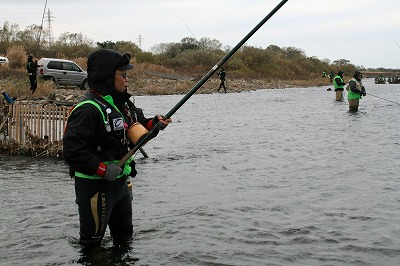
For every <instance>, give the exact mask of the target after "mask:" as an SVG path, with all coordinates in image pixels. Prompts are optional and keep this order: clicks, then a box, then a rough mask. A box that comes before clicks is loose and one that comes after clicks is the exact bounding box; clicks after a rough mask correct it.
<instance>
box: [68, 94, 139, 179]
mask: <svg viewBox="0 0 400 266" xmlns="http://www.w3.org/2000/svg"><path fill="white" fill-rule="evenodd" d="M84 104H92V105H94V106H95V107H96V108H97V109H98V110H99V112H100V114H101V116H102V120H103V123H104V129H105V132H106V133H105V136H104V137H105V141H103V142H102V143H96V145H97V150H96V151H95V153H96V154H97V156H98V157H99V158H100V161H101V162H102V163H104V164H109V163H118V162H119V160H120V159H121V158H122V157H123V156H124V155H125V154H126V153H127V152H128V145H129V143H130V141H129V139H128V138H127V137H126V127H127V124H126V123H125V118H124V116H123V115H122V113H121V112H120V110H118V108H117V107H116V106H115V104H114V101H113V98H112V97H111V96H110V95H107V96H104V97H100V96H97V95H96V94H94V93H87V94H86V95H85V97H84V98H83V101H81V102H80V103H78V104H77V105H76V106H75V107H74V108H73V109H72V110H71V111H70V114H69V117H71V114H72V113H73V112H74V111H75V110H77V109H78V108H79V107H80V106H82V105H84ZM131 162H132V159H131V158H130V159H128V160H127V161H126V162H125V163H124V166H123V169H122V172H121V174H119V175H118V176H117V178H120V177H122V176H124V175H129V174H130V173H131V170H132V168H131V167H130V163H131ZM72 174H73V175H74V176H76V177H81V178H88V179H101V178H102V177H101V176H99V175H97V174H95V175H93V176H89V175H86V174H83V173H80V172H77V171H75V172H74V173H72Z"/></svg>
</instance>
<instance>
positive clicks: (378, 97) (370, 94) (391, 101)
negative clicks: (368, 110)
mask: <svg viewBox="0 0 400 266" xmlns="http://www.w3.org/2000/svg"><path fill="white" fill-rule="evenodd" d="M368 95H369V96H374V97H376V98H379V99H381V100H385V101H388V102H391V103H395V104H398V105H400V103H397V102H393V101H391V100H388V99H385V98H382V97H379V96H377V95H373V94H371V93H369V92H368Z"/></svg>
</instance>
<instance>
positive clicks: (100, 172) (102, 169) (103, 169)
mask: <svg viewBox="0 0 400 266" xmlns="http://www.w3.org/2000/svg"><path fill="white" fill-rule="evenodd" d="M106 170H107V165H105V164H104V163H102V162H100V164H99V167H97V170H96V174H97V175H99V176H104V174H105V173H106Z"/></svg>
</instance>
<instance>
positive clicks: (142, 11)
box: [0, 0, 400, 69]
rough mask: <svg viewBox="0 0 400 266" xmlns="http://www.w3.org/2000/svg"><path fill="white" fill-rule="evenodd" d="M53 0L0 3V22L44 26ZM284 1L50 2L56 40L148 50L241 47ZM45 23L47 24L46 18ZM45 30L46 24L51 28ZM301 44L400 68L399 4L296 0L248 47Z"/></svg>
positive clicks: (313, 51) (311, 50)
mask: <svg viewBox="0 0 400 266" xmlns="http://www.w3.org/2000/svg"><path fill="white" fill-rule="evenodd" d="M45 3H46V0H40V1H39V0H0V25H1V26H2V25H3V24H4V22H5V21H9V22H10V23H16V24H18V25H19V26H20V30H23V29H25V27H26V26H28V25H31V24H37V25H40V24H41V21H42V14H43V10H44V7H45ZM278 3H280V0H213V1H211V0H201V1H200V0H197V1H194V0H170V1H169V0H114V1H104V0H83V1H82V0H79V1H78V0H69V1H62V0H47V8H46V12H47V9H50V12H51V14H52V29H53V35H54V37H56V38H57V37H58V36H59V35H60V33H63V32H65V31H68V32H72V33H82V34H83V35H84V36H85V37H87V38H89V39H90V40H93V41H95V42H97V41H100V42H102V41H107V40H110V41H132V42H135V43H137V44H139V35H140V36H141V37H142V41H141V48H142V49H144V50H146V51H148V50H150V48H151V47H152V46H154V45H156V44H159V43H169V42H180V40H181V39H183V38H185V37H195V38H197V39H200V38H201V37H209V38H211V39H217V40H219V41H220V42H221V43H222V44H223V45H224V46H226V45H228V46H231V47H233V46H235V45H236V44H237V43H238V42H239V41H240V40H241V39H242V38H243V37H244V36H245V35H246V34H247V33H248V32H250V31H251V30H252V29H253V28H254V27H255V26H256V25H257V24H258V23H259V22H260V21H261V20H262V19H263V18H264V17H265V16H266V15H267V14H268V13H269V12H270V11H271V10H272V9H273V8H274V7H275V6H276V5H278ZM45 22H46V20H45ZM44 26H47V24H46V23H45V24H44ZM247 44H248V45H251V46H255V47H260V48H266V47H267V46H268V45H271V44H274V45H278V46H279V47H289V46H291V47H296V48H299V49H302V50H303V51H304V52H305V53H306V55H307V56H316V57H318V58H319V59H325V58H328V59H329V60H330V61H331V62H332V61H334V60H337V59H342V58H343V59H348V60H350V62H351V63H353V64H355V65H356V66H365V67H371V68H376V67H384V68H397V69H400V46H399V44H400V1H398V0H381V1H368V0H335V1H333V0H327V1H321V0H289V1H288V2H287V3H286V4H285V5H284V6H283V7H282V8H281V9H280V10H279V11H278V12H277V13H276V14H275V15H274V16H273V17H272V18H271V19H270V20H269V21H267V23H266V24H265V25H264V26H263V27H262V28H261V29H260V30H259V31H258V32H257V33H256V34H255V35H253V37H251V38H250V40H249V41H248V42H247Z"/></svg>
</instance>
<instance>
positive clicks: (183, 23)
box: [179, 16, 197, 41]
mask: <svg viewBox="0 0 400 266" xmlns="http://www.w3.org/2000/svg"><path fill="white" fill-rule="evenodd" d="M179 17H180V18H181V20H182V22H183V24H185V26H186V28H187V29H188V30H189V31H190V33H191V34H192V36H193V38H194V39H195V40H196V41H197V38H196V36H194V34H193V32H192V31H191V30H190V28H189V26H188V25H187V24H186V22H185V21H184V20H183V18H182V17H181V16H179Z"/></svg>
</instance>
